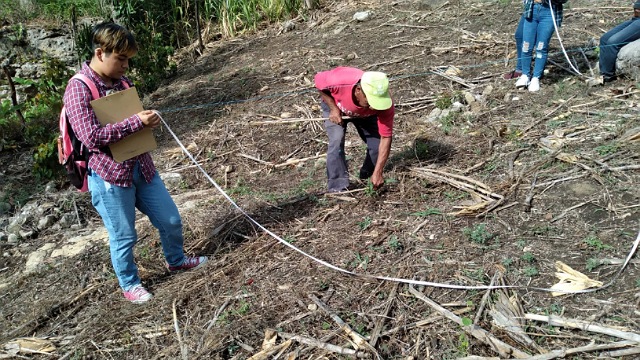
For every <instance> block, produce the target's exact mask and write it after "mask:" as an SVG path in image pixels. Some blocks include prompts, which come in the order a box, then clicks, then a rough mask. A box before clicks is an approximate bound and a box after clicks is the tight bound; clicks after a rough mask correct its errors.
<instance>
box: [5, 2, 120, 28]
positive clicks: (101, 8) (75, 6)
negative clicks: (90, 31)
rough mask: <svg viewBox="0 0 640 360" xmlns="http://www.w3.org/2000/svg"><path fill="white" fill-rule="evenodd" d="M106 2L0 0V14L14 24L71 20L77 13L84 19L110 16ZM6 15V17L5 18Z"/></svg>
mask: <svg viewBox="0 0 640 360" xmlns="http://www.w3.org/2000/svg"><path fill="white" fill-rule="evenodd" d="M106 4H107V2H106V1H95V0H35V1H31V2H21V1H16V0H0V14H3V16H2V17H3V18H4V19H5V20H7V21H10V22H13V23H23V22H26V21H29V20H34V19H43V20H49V21H61V20H64V19H69V18H70V16H71V12H72V11H75V12H76V13H77V14H78V16H82V17H99V18H104V17H106V16H108V14H109V12H110V8H109V7H108V6H106ZM5 15H6V16H5Z"/></svg>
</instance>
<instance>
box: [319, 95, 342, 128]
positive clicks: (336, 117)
mask: <svg viewBox="0 0 640 360" xmlns="http://www.w3.org/2000/svg"><path fill="white" fill-rule="evenodd" d="M320 97H321V98H322V101H324V103H325V104H327V106H328V107H329V121H331V122H332V123H334V124H337V125H342V112H341V111H340V108H338V105H336V101H335V100H334V99H333V97H332V96H331V95H329V94H327V93H326V92H324V91H322V90H320Z"/></svg>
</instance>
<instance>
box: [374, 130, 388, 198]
mask: <svg viewBox="0 0 640 360" xmlns="http://www.w3.org/2000/svg"><path fill="white" fill-rule="evenodd" d="M391 139H392V138H391V136H381V137H380V145H379V146H378V161H377V162H376V167H375V169H374V170H373V175H371V183H372V184H373V188H374V189H376V190H377V189H379V188H380V187H381V186H382V185H383V184H384V177H383V176H382V171H383V170H384V166H385V165H386V164H387V159H389V153H390V152H391Z"/></svg>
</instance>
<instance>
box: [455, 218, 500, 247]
mask: <svg viewBox="0 0 640 360" xmlns="http://www.w3.org/2000/svg"><path fill="white" fill-rule="evenodd" d="M462 234H464V236H465V237H466V238H467V239H469V240H470V241H471V242H474V243H476V244H480V245H485V244H486V243H487V242H488V241H489V240H491V239H492V238H493V237H494V235H493V234H491V233H490V232H489V231H488V230H487V225H486V224H484V223H482V224H476V225H474V226H473V227H465V228H464V229H462Z"/></svg>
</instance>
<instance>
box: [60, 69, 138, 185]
mask: <svg viewBox="0 0 640 360" xmlns="http://www.w3.org/2000/svg"><path fill="white" fill-rule="evenodd" d="M71 79H77V80H80V81H82V83H84V84H85V85H86V86H87V87H88V88H89V90H90V91H91V98H92V99H93V100H95V99H97V98H99V97H100V94H99V93H98V88H97V87H96V84H95V83H94V82H93V81H92V80H91V79H89V77H87V76H86V75H83V74H75V75H74V76H73V77H72V78H71ZM122 85H123V86H124V87H125V88H129V84H127V82H126V81H124V80H122ZM90 155H91V152H90V151H89V149H88V148H87V147H86V146H84V144H83V143H82V142H81V141H80V140H78V138H77V137H76V135H75V134H74V132H73V129H72V128H71V125H70V124H69V119H68V118H67V112H66V109H65V107H64V106H63V107H62V111H60V135H59V136H58V161H59V162H60V164H61V165H62V166H64V168H65V170H66V172H67V177H68V178H69V181H71V184H73V186H75V187H76V188H77V189H78V191H81V192H86V191H87V190H88V186H87V174H88V172H87V166H88V163H89V156H90Z"/></svg>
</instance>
